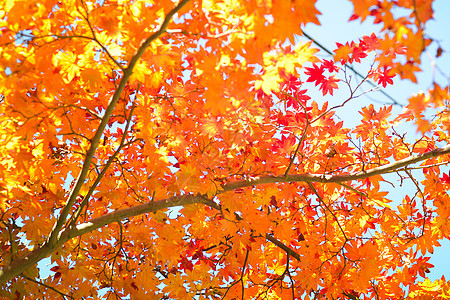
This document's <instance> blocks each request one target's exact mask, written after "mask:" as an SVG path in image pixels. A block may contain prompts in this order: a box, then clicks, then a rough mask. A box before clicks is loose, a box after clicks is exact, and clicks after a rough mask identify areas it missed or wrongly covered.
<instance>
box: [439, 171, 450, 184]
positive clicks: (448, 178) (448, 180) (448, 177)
mask: <svg viewBox="0 0 450 300" xmlns="http://www.w3.org/2000/svg"><path fill="white" fill-rule="evenodd" d="M439 179H440V180H442V181H443V182H445V183H448V184H450V172H449V173H448V175H447V174H445V173H444V174H442V177H441V178H439Z"/></svg>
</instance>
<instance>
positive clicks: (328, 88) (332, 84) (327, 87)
mask: <svg viewBox="0 0 450 300" xmlns="http://www.w3.org/2000/svg"><path fill="white" fill-rule="evenodd" d="M337 82H339V79H336V78H334V76H330V77H328V78H324V79H323V80H322V81H321V82H320V89H321V90H322V93H323V95H324V96H325V95H326V94H327V93H330V94H331V95H333V91H334V90H335V89H337V88H338V85H337Z"/></svg>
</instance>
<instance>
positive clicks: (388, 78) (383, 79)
mask: <svg viewBox="0 0 450 300" xmlns="http://www.w3.org/2000/svg"><path fill="white" fill-rule="evenodd" d="M394 77H395V74H392V72H391V69H390V68H388V67H387V66H384V67H383V70H382V71H379V72H376V75H375V78H376V80H377V81H378V84H382V85H383V87H386V86H387V85H388V84H393V83H394V81H393V80H392V78H394Z"/></svg>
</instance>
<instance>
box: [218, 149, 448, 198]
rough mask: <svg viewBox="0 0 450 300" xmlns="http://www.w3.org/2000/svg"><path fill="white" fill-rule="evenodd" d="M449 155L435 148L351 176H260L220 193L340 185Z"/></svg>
mask: <svg viewBox="0 0 450 300" xmlns="http://www.w3.org/2000/svg"><path fill="white" fill-rule="evenodd" d="M449 153H450V145H447V146H445V147H441V148H437V149H434V150H432V151H429V152H425V153H422V154H418V155H412V156H410V157H407V158H404V159H401V160H399V161H395V162H393V163H390V164H386V165H382V166H379V167H376V168H373V169H369V170H367V171H360V172H356V173H351V174H340V175H326V174H294V175H287V176H285V175H279V176H261V177H257V178H254V179H252V180H240V181H234V182H230V183H226V184H224V185H223V186H222V188H223V190H222V191H221V192H220V193H224V192H228V191H232V190H235V189H239V188H244V187H249V186H255V185H260V184H267V183H278V182H321V183H331V182H334V183H341V182H346V181H352V180H360V179H365V178H368V177H372V176H375V175H381V174H386V173H390V172H393V171H395V170H398V169H401V168H403V167H405V166H408V165H411V164H415V163H418V162H421V161H424V160H427V159H429V158H433V157H438V156H442V155H445V154H449Z"/></svg>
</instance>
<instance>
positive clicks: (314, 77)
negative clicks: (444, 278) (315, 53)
mask: <svg viewBox="0 0 450 300" xmlns="http://www.w3.org/2000/svg"><path fill="white" fill-rule="evenodd" d="M323 71H324V69H323V67H318V66H317V65H316V64H313V67H312V68H306V71H305V74H306V75H309V77H308V79H307V80H306V81H307V82H315V83H316V86H317V85H319V84H320V83H321V82H322V81H323V80H325V75H323Z"/></svg>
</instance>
